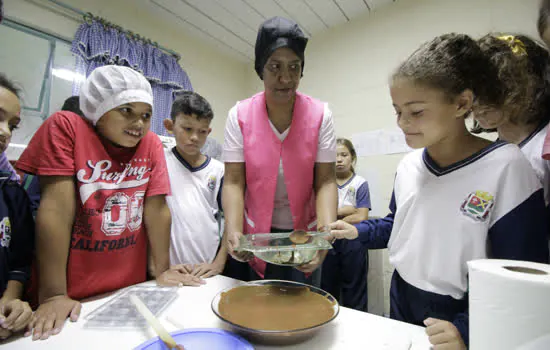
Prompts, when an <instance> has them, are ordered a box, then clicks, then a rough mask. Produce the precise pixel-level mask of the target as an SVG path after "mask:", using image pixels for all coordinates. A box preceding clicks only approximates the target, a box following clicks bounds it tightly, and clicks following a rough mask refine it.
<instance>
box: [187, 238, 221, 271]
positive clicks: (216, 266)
mask: <svg viewBox="0 0 550 350" xmlns="http://www.w3.org/2000/svg"><path fill="white" fill-rule="evenodd" d="M226 261H227V247H226V246H225V244H221V245H220V250H219V251H218V254H217V255H216V258H215V259H214V261H212V263H204V264H198V265H196V266H193V271H192V272H191V274H192V275H194V276H197V277H200V278H209V277H213V276H216V275H219V274H220V273H222V272H223V269H224V267H225V263H226Z"/></svg>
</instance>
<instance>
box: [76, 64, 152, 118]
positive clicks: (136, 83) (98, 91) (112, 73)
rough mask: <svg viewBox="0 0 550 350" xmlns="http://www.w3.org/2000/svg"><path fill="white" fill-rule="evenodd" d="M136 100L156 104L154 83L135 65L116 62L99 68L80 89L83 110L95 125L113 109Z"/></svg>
mask: <svg viewBox="0 0 550 350" xmlns="http://www.w3.org/2000/svg"><path fill="white" fill-rule="evenodd" d="M132 102H143V103H147V104H149V105H151V107H152V106H153V91H152V90H151V84H149V82H148V81H147V79H145V77H144V76H143V75H142V74H140V73H139V72H137V71H135V70H133V69H132V68H128V67H123V66H113V65H109V66H102V67H98V68H96V69H94V70H93V71H92V74H90V76H89V77H88V78H87V79H86V81H85V82H84V83H83V84H82V87H81V89H80V109H81V110H82V112H83V113H84V116H85V117H86V118H87V119H88V120H90V121H91V122H92V123H93V124H94V125H96V123H97V121H98V120H99V119H100V118H101V117H102V116H103V115H104V114H105V113H107V112H108V111H110V110H111V109H113V108H116V107H118V106H121V105H123V104H126V103H132Z"/></svg>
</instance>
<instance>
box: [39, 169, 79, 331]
mask: <svg viewBox="0 0 550 350" xmlns="http://www.w3.org/2000/svg"><path fill="white" fill-rule="evenodd" d="M39 180H40V186H41V188H42V198H41V202H40V207H39V209H38V215H37V218H36V236H37V237H36V241H37V252H36V253H37V260H38V264H37V265H38V275H39V300H40V302H41V305H40V307H39V308H38V310H37V311H36V314H35V317H34V319H33V321H32V322H31V325H30V326H31V327H33V328H34V332H33V340H37V339H46V338H48V337H49V336H50V335H51V334H57V333H59V332H60V331H61V329H62V328H63V324H64V322H65V320H66V319H67V317H69V316H70V319H71V321H76V320H77V319H78V316H79V314H80V308H81V305H80V303H79V302H78V301H75V300H72V299H70V298H69V297H68V296H67V259H68V256H69V245H70V242H71V232H72V226H73V222H74V218H75V210H76V201H75V198H76V196H75V188H74V182H73V178H72V177H70V176H40V178H39Z"/></svg>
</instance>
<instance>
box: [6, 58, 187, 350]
mask: <svg viewBox="0 0 550 350" xmlns="http://www.w3.org/2000/svg"><path fill="white" fill-rule="evenodd" d="M80 99H81V100H80V107H81V109H82V110H83V112H84V115H85V118H82V117H80V116H78V115H76V114H75V113H72V112H66V111H62V112H57V113H54V114H53V115H52V116H50V117H49V118H48V119H46V120H45V121H44V123H43V124H42V125H41V126H40V128H39V129H38V131H37V132H36V133H35V135H34V137H33V138H32V139H31V141H30V143H29V146H28V147H27V148H26V149H25V151H24V152H23V154H22V155H21V157H20V158H19V160H18V162H17V166H18V167H19V168H20V169H21V170H22V171H24V172H27V173H29V174H33V175H38V177H39V180H40V187H41V189H42V196H41V202H40V207H39V209H38V215H37V218H36V224H37V266H38V270H39V271H38V280H39V302H40V307H39V308H38V310H37V311H36V314H35V317H34V319H33V322H32V323H31V327H32V328H34V329H33V339H34V340H37V339H46V338H48V337H49V336H50V335H55V334H58V333H59V332H60V331H61V329H62V327H63V325H64V323H65V321H66V319H67V317H70V319H71V321H76V320H77V319H78V316H79V313H80V309H81V305H80V302H79V300H81V299H84V298H87V297H91V296H94V295H97V294H101V293H105V292H110V291H114V290H117V289H120V288H123V287H127V286H130V285H133V284H136V283H140V282H144V281H145V280H146V277H147V262H148V257H147V251H148V244H149V249H150V252H151V255H152V258H153V261H154V265H153V271H154V277H155V278H156V280H157V282H158V283H159V284H163V285H177V284H178V283H181V284H186V283H193V281H194V280H196V278H195V277H194V276H190V275H188V274H185V273H183V272H182V271H179V270H170V269H169V266H170V265H169V264H170V260H169V245H170V224H171V219H170V210H169V208H168V206H167V204H166V200H165V196H166V195H168V194H169V193H170V184H169V180H168V174H167V173H166V162H165V160H164V153H163V150H162V144H161V142H160V140H159V138H158V137H157V136H156V135H155V134H154V133H153V132H151V131H149V127H150V124H151V116H152V108H153V95H152V91H151V85H150V84H149V82H148V81H147V80H146V79H145V77H143V75H141V74H140V73H138V72H136V71H134V70H133V69H131V68H128V67H121V66H104V67H99V68H97V69H95V70H94V71H93V72H92V73H91V74H90V76H89V77H88V78H87V79H86V81H85V82H84V84H83V86H82V89H81V95H80ZM27 334H28V335H30V331H29V332H27Z"/></svg>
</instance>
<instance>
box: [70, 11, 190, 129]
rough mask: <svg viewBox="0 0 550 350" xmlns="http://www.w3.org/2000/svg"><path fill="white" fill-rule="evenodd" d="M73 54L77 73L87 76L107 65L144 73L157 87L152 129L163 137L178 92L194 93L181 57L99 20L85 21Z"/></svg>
mask: <svg viewBox="0 0 550 350" xmlns="http://www.w3.org/2000/svg"><path fill="white" fill-rule="evenodd" d="M71 51H72V52H73V53H74V54H75V55H76V57H77V59H76V61H77V62H76V71H77V73H80V74H82V75H84V76H86V77H87V76H88V75H90V73H91V72H92V71H93V70H94V69H95V68H97V67H100V66H104V65H107V64H117V65H124V66H128V67H131V68H133V69H135V70H137V71H139V72H141V73H142V74H143V75H144V76H145V77H146V78H147V79H148V80H149V82H150V83H151V86H152V88H153V96H154V107H153V120H152V122H151V130H152V131H154V132H155V133H157V134H159V135H167V134H168V133H167V131H166V129H165V128H164V125H163V122H162V121H163V120H164V119H165V118H167V117H169V116H170V109H171V108H172V102H173V100H174V92H175V91H178V90H193V87H192V86H191V81H190V80H189V77H188V76H187V73H185V71H184V70H183V69H182V68H181V66H180V65H179V64H178V60H177V58H175V57H174V56H172V55H169V54H167V53H165V52H163V51H161V50H160V49H158V48H157V47H155V46H153V45H151V44H148V43H145V42H143V41H140V40H134V39H132V38H130V36H129V35H128V34H126V33H125V32H123V31H121V30H119V29H118V28H113V27H112V26H108V25H107V26H104V25H103V24H102V23H100V22H98V21H96V20H90V21H87V22H84V23H83V24H82V25H81V26H80V27H79V28H78V30H77V32H76V35H75V38H74V40H73V42H72V48H71ZM78 90H79V85H78V84H75V86H74V88H73V94H74V95H77V94H78Z"/></svg>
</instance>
